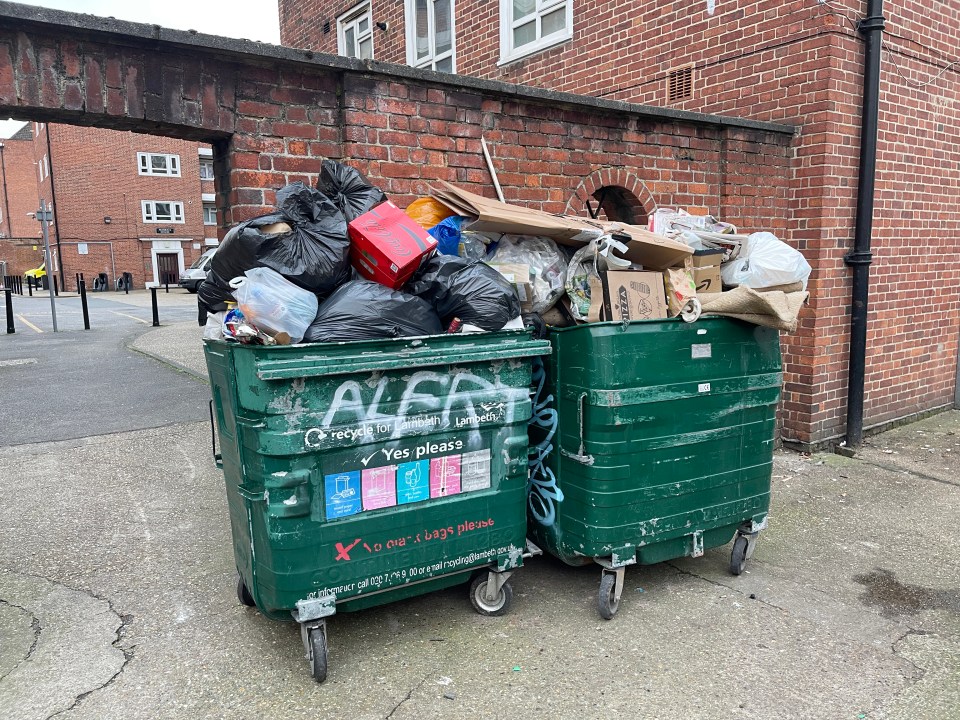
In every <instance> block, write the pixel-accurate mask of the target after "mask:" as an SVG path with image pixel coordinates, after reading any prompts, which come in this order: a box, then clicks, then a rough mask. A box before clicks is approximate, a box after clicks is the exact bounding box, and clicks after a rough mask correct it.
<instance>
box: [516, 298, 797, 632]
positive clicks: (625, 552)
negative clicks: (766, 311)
mask: <svg viewBox="0 0 960 720" xmlns="http://www.w3.org/2000/svg"><path fill="white" fill-rule="evenodd" d="M550 340H551V343H552V353H551V355H550V356H549V358H548V359H547V360H546V361H545V363H540V361H539V360H538V361H537V362H536V364H535V367H534V386H535V390H536V392H535V395H534V410H533V412H534V415H533V419H532V420H531V425H530V433H531V440H530V445H531V449H530V452H531V457H530V480H529V483H528V491H529V492H528V512H529V534H530V537H531V539H532V540H533V541H534V542H535V543H536V544H537V545H539V546H541V547H542V548H543V549H544V550H546V551H547V552H549V553H551V554H552V555H554V556H556V557H558V558H560V559H561V560H563V561H564V562H566V563H568V564H571V565H582V564H585V563H589V562H596V563H598V564H600V565H601V567H602V568H603V570H602V574H601V582H600V592H599V601H598V605H599V610H600V614H601V616H602V617H604V618H606V619H610V618H612V617H613V615H614V614H615V613H616V611H617V608H618V606H619V603H620V595H621V592H622V589H623V576H624V568H625V567H626V566H627V565H631V564H634V563H640V564H650V563H657V562H662V561H665V560H670V559H673V558H677V557H684V556H693V557H698V556H700V555H702V554H703V552H704V550H705V549H708V548H712V547H717V546H720V545H724V544H726V543H727V542H729V541H730V539H731V537H733V538H734V544H733V550H732V554H731V560H730V569H731V571H732V572H733V573H734V574H737V575H739V574H740V573H741V572H742V571H743V568H744V564H745V563H746V561H747V559H749V558H750V556H751V555H752V554H753V548H754V543H755V541H756V538H757V535H758V533H759V531H760V530H762V529H763V528H764V527H766V522H767V511H768V510H769V507H770V480H771V473H772V469H773V445H774V430H775V423H776V407H777V402H778V401H779V398H780V386H781V381H782V375H781V359H780V338H779V333H778V331H776V330H771V329H769V328H764V327H758V326H755V325H751V324H748V323H746V322H742V321H739V320H732V319H728V318H721V317H703V318H701V319H699V320H698V321H697V322H694V323H686V322H683V321H682V320H680V319H671V320H648V321H639V322H632V323H630V324H620V323H611V322H606V323H595V324H589V325H580V326H576V327H570V328H563V329H555V330H551V333H550Z"/></svg>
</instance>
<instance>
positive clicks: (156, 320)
mask: <svg viewBox="0 0 960 720" xmlns="http://www.w3.org/2000/svg"><path fill="white" fill-rule="evenodd" d="M150 302H151V303H153V326H154V327H160V311H159V310H158V309H157V288H156V287H152V288H150Z"/></svg>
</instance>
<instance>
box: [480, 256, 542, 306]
mask: <svg viewBox="0 0 960 720" xmlns="http://www.w3.org/2000/svg"><path fill="white" fill-rule="evenodd" d="M487 265H489V266H490V267H492V268H493V269H494V270H496V271H497V272H498V273H500V274H501V275H503V277H504V278H506V280H507V282H509V283H512V284H513V289H514V290H516V292H517V297H518V298H519V299H520V311H521V312H524V313H529V312H537V311H536V310H535V309H534V305H533V295H534V293H533V285H532V283H531V280H530V266H529V265H525V264H523V263H499V262H488V263H487ZM537 314H542V313H539V312H537Z"/></svg>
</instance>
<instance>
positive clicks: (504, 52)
mask: <svg viewBox="0 0 960 720" xmlns="http://www.w3.org/2000/svg"><path fill="white" fill-rule="evenodd" d="M536 3H537V8H536V10H535V11H534V12H533V14H532V15H528V16H526V17H527V18H530V17H536V23H537V30H538V35H539V29H540V21H541V19H542V18H543V16H544V15H549V14H550V13H551V12H553V11H554V10H557V9H559V8H561V7H564V6H566V10H567V19H566V27H565V28H564V30H562V31H560V32H555V33H553V34H552V35H547V36H546V37H537V39H536V40H534V41H533V42H532V43H528V44H526V45H521V46H520V47H519V48H515V47H514V46H513V29H514V27H517V26H520V25H524V24H526V22H529V20H527V19H526V18H524V19H523V20H520V21H516V22H515V21H514V19H513V0H500V61H499V62H498V63H497V65H498V66H500V65H506V64H508V63H512V62H514V61H515V60H519V59H520V58H524V57H527V56H528V55H533V54H534V53H538V52H540V51H541V50H546V49H547V48H550V47H553V46H554V45H559V44H560V43H563V42H566V41H567V40H569V39H570V38H572V37H573V0H536Z"/></svg>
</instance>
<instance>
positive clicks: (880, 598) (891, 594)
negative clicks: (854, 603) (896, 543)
mask: <svg viewBox="0 0 960 720" xmlns="http://www.w3.org/2000/svg"><path fill="white" fill-rule="evenodd" d="M853 580H854V582H856V583H858V584H860V585H863V586H865V587H866V592H864V594H863V595H862V596H861V600H862V601H863V602H864V603H865V604H867V605H871V606H874V607H879V608H881V610H882V614H883V616H884V617H886V618H894V617H898V616H901V615H916V614H917V613H918V612H920V611H921V610H952V611H954V612H957V613H960V591H957V590H935V589H932V588H926V587H922V586H921V585H908V584H906V583H902V582H900V581H899V580H897V578H896V577H895V576H894V574H893V573H892V572H891V571H889V570H885V569H884V568H877V569H876V570H875V571H873V572H871V573H864V574H862V575H857V576H855V577H854V578H853Z"/></svg>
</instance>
